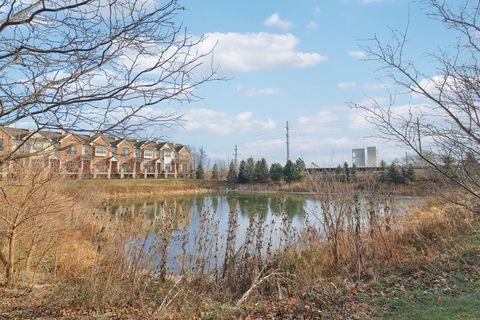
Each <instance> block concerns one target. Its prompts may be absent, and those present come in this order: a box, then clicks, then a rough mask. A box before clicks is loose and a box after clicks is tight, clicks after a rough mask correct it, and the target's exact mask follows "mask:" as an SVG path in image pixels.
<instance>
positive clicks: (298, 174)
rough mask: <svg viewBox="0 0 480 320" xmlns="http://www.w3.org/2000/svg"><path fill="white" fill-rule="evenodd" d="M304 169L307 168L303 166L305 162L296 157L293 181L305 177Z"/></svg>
mask: <svg viewBox="0 0 480 320" xmlns="http://www.w3.org/2000/svg"><path fill="white" fill-rule="evenodd" d="M306 170H307V168H306V166H305V162H304V161H303V159H302V158H298V159H297V161H296V162H295V175H294V180H295V181H300V180H302V179H303V178H305V175H306Z"/></svg>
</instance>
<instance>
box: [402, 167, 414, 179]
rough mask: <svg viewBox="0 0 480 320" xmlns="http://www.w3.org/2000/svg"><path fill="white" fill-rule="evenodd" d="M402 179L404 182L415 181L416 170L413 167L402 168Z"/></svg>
mask: <svg viewBox="0 0 480 320" xmlns="http://www.w3.org/2000/svg"><path fill="white" fill-rule="evenodd" d="M402 178H403V182H412V181H415V170H414V169H413V166H412V165H408V166H403V167H402Z"/></svg>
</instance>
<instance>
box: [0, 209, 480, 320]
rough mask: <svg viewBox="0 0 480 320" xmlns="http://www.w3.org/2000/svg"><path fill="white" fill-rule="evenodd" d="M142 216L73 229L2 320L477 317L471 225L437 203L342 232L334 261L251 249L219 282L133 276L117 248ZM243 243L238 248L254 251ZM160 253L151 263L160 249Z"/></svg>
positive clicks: (165, 228)
mask: <svg viewBox="0 0 480 320" xmlns="http://www.w3.org/2000/svg"><path fill="white" fill-rule="evenodd" d="M338 210H341V208H338ZM205 217H207V216H205ZM139 218H140V219H139V220H138V221H137V220H129V221H130V222H129V224H125V223H115V221H113V220H111V219H110V218H109V217H106V220H102V219H101V217H96V218H95V219H93V220H91V219H89V220H86V221H83V222H80V223H79V222H76V225H77V226H78V227H77V228H78V230H76V231H75V230H74V231H70V232H69V233H68V234H66V235H65V237H64V238H62V239H63V240H62V241H60V242H59V248H58V249H57V251H58V253H57V254H56V255H53V253H52V255H51V256H49V257H50V258H49V262H48V263H47V264H46V265H45V267H44V269H42V271H43V272H42V274H43V276H42V277H41V278H40V279H41V280H40V281H39V282H38V285H36V286H34V287H33V288H32V287H26V288H25V287H22V286H19V287H17V288H15V289H0V318H2V317H3V318H15V319H30V318H42V319H59V318H60V319H73V318H82V319H110V318H119V319H205V320H207V319H302V318H303V319H308V318H311V319H321V318H325V319H390V318H394V319H412V318H414V319H452V318H453V319H455V318H457V319H475V317H476V315H477V314H478V311H479V308H480V300H479V299H478V298H479V296H480V288H479V283H480V224H479V223H478V222H474V221H475V220H474V219H473V217H472V216H471V214H470V213H468V212H466V211H462V209H461V208H459V207H457V206H453V205H451V204H448V203H445V202H441V201H440V202H438V201H433V200H431V201H429V202H428V203H427V204H426V205H425V207H422V208H418V209H415V210H413V211H412V212H410V213H408V215H407V216H406V217H404V218H401V219H397V220H396V221H390V222H388V221H378V222H377V224H375V228H374V229H369V227H368V226H365V229H363V228H364V227H362V229H363V230H364V232H363V233H361V234H357V235H359V236H360V238H358V239H356V237H355V234H356V233H355V230H353V231H354V233H353V234H351V233H350V231H348V225H347V229H346V230H345V231H340V234H339V235H338V237H337V246H338V252H337V255H338V259H337V261H335V260H334V259H333V257H332V254H331V252H332V243H331V241H329V240H327V241H326V239H324V238H323V237H321V235H320V234H318V233H316V232H315V231H314V230H311V231H309V232H307V233H306V234H304V235H303V238H302V239H300V241H298V242H295V243H292V244H291V245H289V246H287V247H285V248H284V249H282V250H280V251H278V252H277V253H276V254H274V255H271V256H270V257H269V258H268V259H267V260H262V259H258V258H257V256H256V253H255V252H256V250H257V249H258V248H255V247H253V248H252V251H248V250H247V251H239V252H236V253H235V252H234V256H239V257H241V259H234V260H231V261H230V262H229V263H228V264H227V265H226V266H227V267H226V269H224V271H223V276H222V275H221V273H220V275H217V276H214V275H212V274H209V273H208V272H205V271H204V270H202V269H199V270H197V271H196V272H195V273H192V272H187V273H185V274H182V275H178V276H172V277H170V276H167V277H166V278H165V279H163V280H162V276H161V275H160V277H158V276H149V275H148V274H146V273H144V272H141V271H140V270H142V268H145V267H148V265H143V263H141V264H138V265H137V264H133V265H129V264H125V261H124V260H123V258H124V254H125V252H123V251H122V250H121V249H122V248H125V244H126V243H130V246H131V245H132V243H131V236H130V233H127V231H129V232H132V231H134V230H135V228H136V227H138V228H139V229H138V230H144V229H145V227H147V230H145V234H144V235H145V236H148V235H149V234H150V233H151V232H153V231H152V230H151V229H148V220H145V219H144V218H143V217H139ZM99 219H100V220H99ZM255 219H256V218H255V217H252V226H255V228H258V226H261V225H259V223H260V222H258V221H257V222H255ZM169 221H170V220H164V221H163V225H162V226H161V227H160V230H158V231H156V232H158V234H159V235H160V236H161V237H162V238H163V237H166V235H168V234H170V233H169V232H171V231H172V229H171V223H170V222H169ZM205 222H206V220H205ZM232 226H235V223H233V224H232ZM372 232H373V233H372ZM142 234H143V233H138V236H139V237H142ZM248 237H249V235H247V238H248ZM145 239H148V238H147V237H146V238H145ZM165 239H166V238H165ZM251 239H252V240H253V241H250V242H247V243H250V245H248V246H247V247H246V249H248V247H250V246H252V245H253V246H255V245H256V243H258V241H259V240H258V238H257V240H255V238H251ZM140 240H141V238H140ZM200 241H202V240H201V239H200ZM358 241H361V243H362V245H361V246H360V247H361V248H362V249H361V250H362V257H361V259H360V260H359V261H360V262H359V263H360V264H359V265H357V264H356V263H355V257H356V256H358V252H357V250H358V248H359V246H358ZM162 243H164V242H163V241H161V242H159V243H158V247H155V248H156V249H155V250H159V251H155V254H161V252H162V250H165V247H162ZM355 243H357V244H355ZM139 245H140V247H139V248H141V249H143V245H142V241H140V242H139ZM97 246H98V247H97ZM203 247H204V248H205V249H207V250H208V248H206V247H205V246H203ZM162 248H163V249H162ZM119 249H120V251H119ZM133 254H134V255H136V254H137V253H136V251H134V252H133ZM138 254H141V255H144V254H147V252H145V251H143V250H141V251H138ZM54 257H57V258H54ZM122 261H123V262H122ZM53 262H55V266H54V264H53ZM122 265H123V267H122ZM196 265H197V267H199V268H202V267H201V266H202V261H201V260H197V262H196ZM425 311H428V312H425Z"/></svg>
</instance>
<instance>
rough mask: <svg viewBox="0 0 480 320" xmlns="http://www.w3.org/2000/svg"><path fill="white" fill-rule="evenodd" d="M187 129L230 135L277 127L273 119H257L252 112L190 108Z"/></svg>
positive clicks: (185, 117) (187, 114) (186, 118)
mask: <svg viewBox="0 0 480 320" xmlns="http://www.w3.org/2000/svg"><path fill="white" fill-rule="evenodd" d="M183 119H184V120H186V121H185V125H184V126H185V129H186V130H187V131H188V132H190V133H192V132H201V133H210V134H217V135H228V134H231V133H238V132H242V133H245V132H249V131H252V130H258V129H262V130H272V129H275V128H276V123H275V121H273V120H271V119H267V120H256V119H255V118H254V115H253V113H251V112H246V111H245V112H239V113H237V114H234V115H230V114H227V113H226V112H221V111H216V110H212V109H206V108H200V109H190V110H187V111H186V112H185V115H184V118H183Z"/></svg>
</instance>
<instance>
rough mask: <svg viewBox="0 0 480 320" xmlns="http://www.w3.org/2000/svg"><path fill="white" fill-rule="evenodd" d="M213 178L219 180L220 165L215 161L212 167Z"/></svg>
mask: <svg viewBox="0 0 480 320" xmlns="http://www.w3.org/2000/svg"><path fill="white" fill-rule="evenodd" d="M212 180H218V166H217V164H216V163H215V164H214V165H213V168H212Z"/></svg>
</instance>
